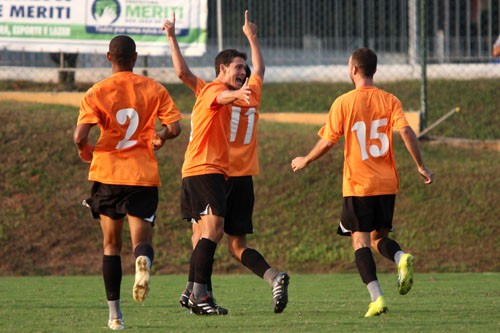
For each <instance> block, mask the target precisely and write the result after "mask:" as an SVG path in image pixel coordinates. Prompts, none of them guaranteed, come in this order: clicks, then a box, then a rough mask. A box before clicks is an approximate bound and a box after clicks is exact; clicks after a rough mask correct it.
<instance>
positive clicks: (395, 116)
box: [391, 96, 409, 131]
mask: <svg viewBox="0 0 500 333" xmlns="http://www.w3.org/2000/svg"><path fill="white" fill-rule="evenodd" d="M392 104H393V106H392V110H394V111H393V112H392V117H391V118H392V119H391V121H392V127H393V128H395V129H397V130H398V131H399V130H400V129H402V128H403V127H406V126H409V123H408V120H406V116H405V113H404V111H403V105H402V104H401V101H400V100H399V99H398V98H396V97H394V96H393V101H392Z"/></svg>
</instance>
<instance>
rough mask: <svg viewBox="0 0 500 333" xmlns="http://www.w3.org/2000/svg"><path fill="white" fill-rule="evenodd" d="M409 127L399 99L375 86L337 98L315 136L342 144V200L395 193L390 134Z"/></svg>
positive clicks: (394, 166)
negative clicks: (343, 198) (394, 130)
mask: <svg viewBox="0 0 500 333" xmlns="http://www.w3.org/2000/svg"><path fill="white" fill-rule="evenodd" d="M405 126H409V125H408V122H407V120H406V118H405V114H404V112H403V108H402V105H401V102H400V101H399V99H397V98H396V97H395V96H394V95H392V94H390V93H388V92H385V91H383V90H381V89H378V88H377V87H374V86H370V87H362V88H357V89H355V90H352V91H350V92H348V93H346V94H344V95H342V96H340V97H338V98H337V99H336V100H335V101H334V102H333V104H332V106H331V108H330V112H329V115H328V120H327V123H326V125H325V126H323V127H322V128H321V129H320V131H319V132H318V135H319V136H320V137H321V138H323V139H325V140H328V141H330V142H333V143H336V142H337V141H338V140H339V139H340V137H341V136H342V135H344V137H345V142H344V174H343V183H342V192H343V196H344V197H348V196H357V197H366V196H373V195H384V194H396V193H397V192H398V190H399V178H398V174H397V170H396V162H395V159H394V152H393V142H392V141H393V140H392V131H393V128H394V129H397V130H400V129H401V128H403V127H405Z"/></svg>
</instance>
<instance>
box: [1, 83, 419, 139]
mask: <svg viewBox="0 0 500 333" xmlns="http://www.w3.org/2000/svg"><path fill="white" fill-rule="evenodd" d="M83 95H84V93H83V92H19V91H13V92H0V100H16V101H23V102H33V103H43V104H63V105H71V106H77V107H79V106H80V101H81V100H82V98H83ZM184 116H185V117H186V118H189V115H187V114H185V115H184ZM327 116H328V114H326V113H294V112H280V113H265V112H264V113H261V114H260V115H259V117H260V119H262V120H265V121H274V122H280V123H298V124H313V125H323V124H325V123H326V119H327ZM406 118H407V119H408V122H409V123H410V126H411V127H412V128H413V130H414V131H415V132H417V134H418V129H419V115H418V112H406Z"/></svg>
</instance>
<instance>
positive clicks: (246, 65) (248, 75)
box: [245, 64, 252, 79]
mask: <svg viewBox="0 0 500 333" xmlns="http://www.w3.org/2000/svg"><path fill="white" fill-rule="evenodd" d="M250 75H252V70H251V69H250V66H248V64H245V77H246V78H247V79H248V78H249V77H250Z"/></svg>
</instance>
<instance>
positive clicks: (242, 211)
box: [163, 11, 289, 313]
mask: <svg viewBox="0 0 500 333" xmlns="http://www.w3.org/2000/svg"><path fill="white" fill-rule="evenodd" d="M163 29H164V30H165V31H166V35H167V39H168V40H169V43H170V49H171V53H172V62H173V64H174V68H175V71H176V73H177V75H178V76H179V78H180V79H181V80H182V81H183V82H184V84H186V85H187V86H188V87H189V88H190V89H191V90H193V92H194V93H195V95H197V96H198V94H199V93H200V91H201V90H202V89H203V87H205V86H206V82H205V81H203V80H202V79H200V78H198V77H197V76H196V75H194V74H193V73H192V72H191V71H190V70H189V67H188V66H187V64H186V62H185V60H184V58H183V56H182V54H181V52H180V49H179V45H178V43H177V39H176V37H175V14H173V17H172V20H171V21H169V20H167V21H165V23H164V26H163ZM242 29H243V32H244V34H245V36H246V37H247V39H248V41H249V43H250V47H251V52H252V63H253V65H254V73H253V74H252V75H250V73H249V68H248V65H247V66H246V68H247V74H246V75H247V77H248V76H250V78H249V83H248V85H249V87H250V90H251V96H250V102H249V104H245V103H240V102H238V101H236V102H235V103H233V104H232V112H231V133H230V139H229V179H228V182H227V185H226V190H227V195H226V204H227V207H226V209H227V210H226V217H225V220H224V232H225V233H226V234H227V236H228V249H229V251H230V252H231V254H232V255H233V257H234V258H235V259H236V260H238V261H239V262H241V263H242V264H243V265H244V266H246V267H247V268H248V269H250V270H251V271H252V272H253V273H254V274H256V275H257V276H259V277H261V278H262V279H264V280H266V281H267V282H268V283H269V285H270V286H271V288H272V295H273V303H274V312H275V313H281V312H283V310H284V309H285V307H286V305H287V302H288V282H289V276H288V274H287V273H285V272H278V271H277V270H276V269H274V268H272V267H271V266H270V265H269V264H268V263H267V261H266V260H265V259H264V257H263V256H262V255H261V254H260V253H259V252H258V251H256V250H255V249H252V248H249V247H248V246H247V243H246V235H247V234H251V233H253V224H252V212H253V204H254V191H253V179H252V177H253V176H254V175H258V173H259V161H258V155H257V122H258V119H259V104H260V100H261V96H262V82H263V78H264V71H265V65H264V59H263V57H262V53H261V51H260V46H259V43H258V38H257V27H256V25H255V24H254V23H252V22H249V20H248V11H245V23H244V25H243V28H242ZM215 71H216V75H218V74H219V68H217V67H216V68H215ZM200 229H201V228H200V227H199V225H198V224H196V223H193V236H192V242H193V247H195V246H196V244H197V243H198V240H199V239H200V232H201V230H200ZM193 270H194V267H193V266H192V265H191V267H190V274H189V279H188V283H187V285H186V289H185V290H184V292H183V293H182V294H181V298H180V303H181V305H182V306H184V307H188V306H189V303H188V300H189V296H190V294H191V292H192V289H193V279H194V276H193ZM207 284H208V285H207V288H208V293H209V295H210V296H211V297H212V298H213V295H212V294H211V291H212V289H211V281H208V282H207ZM219 309H220V311H226V310H225V309H223V308H220V307H219Z"/></svg>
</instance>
